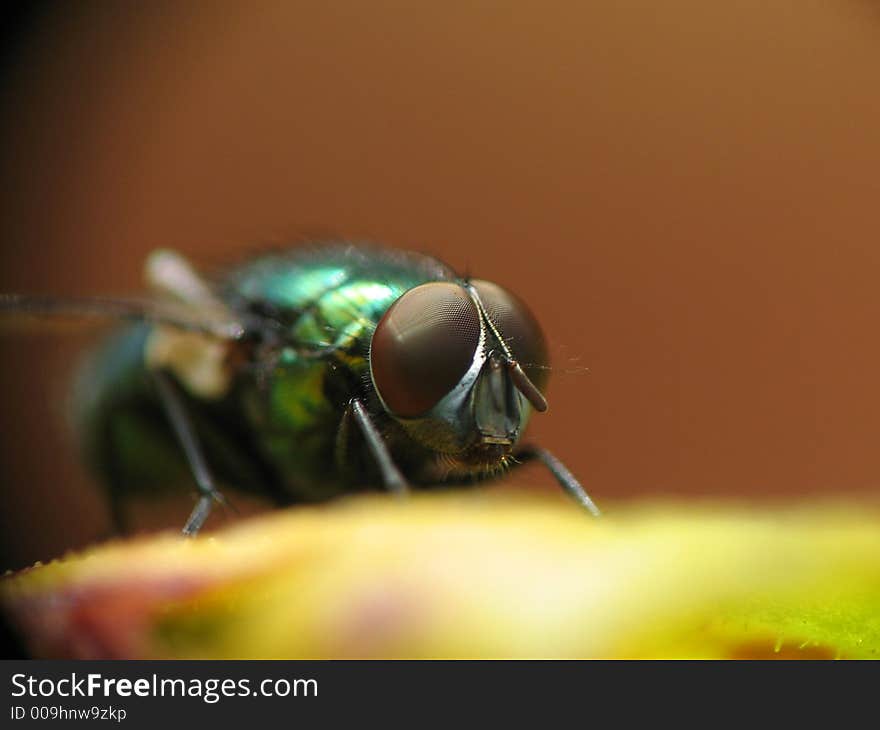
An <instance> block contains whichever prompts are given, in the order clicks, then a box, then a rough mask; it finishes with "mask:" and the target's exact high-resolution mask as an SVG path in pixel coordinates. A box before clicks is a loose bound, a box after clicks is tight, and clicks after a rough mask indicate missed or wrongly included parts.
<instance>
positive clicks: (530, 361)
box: [470, 279, 549, 390]
mask: <svg viewBox="0 0 880 730" xmlns="http://www.w3.org/2000/svg"><path fill="white" fill-rule="evenodd" d="M470 283H471V285H472V286H473V287H474V289H476V290H477V294H479V295H480V301H482V302H483V306H484V307H485V309H486V314H488V315H489V319H491V320H492V323H493V324H494V325H495V327H496V328H497V329H498V331H499V333H500V334H501V337H502V338H503V339H504V341H505V343H507V346H508V347H509V348H510V351H511V352H512V353H513V356H514V357H515V358H516V359H517V361H518V362H519V364H520V366H521V367H522V369H523V370H525V372H526V375H528V376H529V379H530V380H531V381H532V382H533V383H534V384H535V385H536V386H537V387H538V389H539V390H543V389H544V386H545V385H546V384H547V373H548V369H547V366H548V364H549V358H548V356H547V343H546V341H545V340H544V333H543V332H542V331H541V326H540V325H539V324H538V320H536V319H535V317H534V315H533V314H532V313H531V311H530V310H529V308H528V307H527V306H526V304H525V302H523V301H522V299H519V298H518V297H516V296H514V295H513V294H511V293H510V292H509V291H507V290H506V289H502V288H501V287H500V286H498V284H493V283H492V282H491V281H484V280H482V279H472V280H471V282H470Z"/></svg>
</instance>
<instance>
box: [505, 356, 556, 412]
mask: <svg viewBox="0 0 880 730" xmlns="http://www.w3.org/2000/svg"><path fill="white" fill-rule="evenodd" d="M506 364H507V369H508V370H509V371H510V377H511V379H512V380H513V384H514V386H516V389H517V390H518V391H519V392H520V393H522V394H523V397H524V398H525V399H526V400H527V401H528V402H529V403H531V404H532V408H534V409H535V410H536V411H538V413H544V412H545V411H546V410H547V399H546V398H545V397H544V396H543V394H542V393H541V391H540V390H538V386H537V385H535V384H534V383H533V382H532V381H531V378H529V376H528V375H526V373H525V370H523V369H522V368H521V367H520V364H519V363H518V362H517V361H516V360H514V359H513V358H508V359H507V361H506Z"/></svg>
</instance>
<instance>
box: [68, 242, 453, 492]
mask: <svg viewBox="0 0 880 730" xmlns="http://www.w3.org/2000/svg"><path fill="white" fill-rule="evenodd" d="M457 278H458V277H457V275H456V274H455V272H453V271H452V270H451V269H449V268H448V267H446V266H445V265H444V264H442V263H440V262H438V261H436V260H435V259H432V258H430V257H427V256H421V255H418V254H409V253H402V252H398V251H391V250H388V249H381V248H375V247H370V246H363V245H352V244H347V243H340V244H335V243H330V244H321V245H318V246H314V247H305V248H302V247H300V248H297V249H294V250H292V251H289V252H282V253H278V254H269V255H264V256H261V257H259V258H257V259H254V260H252V261H250V262H248V263H246V264H245V265H243V266H242V267H240V268H238V269H234V270H233V271H232V272H231V273H230V274H228V275H227V276H226V277H225V278H223V279H222V280H220V281H218V282H216V285H215V286H216V291H217V293H218V295H219V297H220V298H221V299H222V300H223V301H224V302H225V303H226V304H228V305H229V306H230V307H231V308H232V310H233V311H234V312H237V313H239V314H241V315H242V316H243V317H247V318H249V319H250V320H251V321H257V322H258V323H260V327H261V328H262V332H263V334H264V335H265V336H264V337H262V338H261V340H260V343H259V344H258V345H256V346H255V347H254V348H253V349H251V350H249V351H248V352H247V354H246V357H245V359H244V361H243V362H241V363H239V364H237V365H236V366H235V371H234V378H233V381H232V384H231V386H230V387H229V389H228V392H226V393H225V394H224V395H223V396H222V397H221V398H218V399H216V400H213V401H206V400H205V399H203V398H197V397H195V396H193V395H192V394H191V393H187V392H186V389H185V385H184V384H182V383H179V385H180V386H181V389H182V390H183V392H184V396H185V398H186V401H187V406H188V410H189V411H190V412H191V414H192V418H193V422H194V425H195V427H196V430H197V433H198V436H199V438H200V440H201V441H202V443H203V446H204V449H205V452H206V455H207V458H208V461H209V463H210V465H211V467H212V469H214V470H215V471H216V474H217V476H218V478H219V480H220V481H221V483H224V484H225V485H227V486H234V487H237V488H244V489H253V490H257V491H260V492H264V493H266V494H268V495H269V496H272V497H274V498H275V499H277V500H278V501H279V502H285V501H315V500H322V499H326V498H328V497H331V496H333V495H334V494H338V493H341V492H345V491H352V490H355V489H359V488H366V487H369V486H375V485H378V484H379V479H378V475H377V473H376V471H375V465H374V464H373V461H372V459H371V458H369V455H368V454H367V452H366V449H365V446H364V443H363V441H362V438H361V436H360V434H359V433H358V432H357V429H355V428H353V427H352V425H351V424H350V423H349V422H348V419H346V418H345V417H344V414H345V412H346V407H347V405H348V403H349V401H350V400H351V399H352V398H354V397H358V398H361V399H362V401H363V402H364V403H365V404H366V405H367V407H368V408H369V410H370V411H371V414H372V415H373V417H374V419H375V421H376V424H377V426H378V428H379V429H380V430H381V431H382V433H383V436H384V437H385V439H386V440H387V442H388V444H389V447H390V449H391V451H392V453H394V456H395V459H396V460H398V461H399V463H400V466H401V467H402V468H403V469H404V472H405V473H406V474H407V476H408V478H410V479H411V480H412V482H413V483H415V484H419V483H424V484H427V483H432V482H436V481H439V478H438V477H439V476H442V475H441V474H440V472H439V471H438V470H437V464H436V454H432V453H430V452H429V451H428V450H426V449H425V448H423V447H420V446H418V445H417V444H415V443H414V442H413V441H412V439H410V438H409V437H407V436H406V434H405V433H404V432H403V430H402V429H401V428H400V426H399V425H398V424H397V423H396V422H395V421H394V419H392V418H390V417H389V416H388V415H387V414H386V413H384V411H383V409H382V407H381V405H380V404H379V402H378V399H377V396H376V394H375V393H374V392H373V390H372V387H371V384H370V375H369V347H370V338H371V336H372V333H373V330H374V329H375V327H376V325H377V323H378V322H379V320H380V319H381V317H382V315H383V314H384V313H385V311H386V310H387V309H388V307H389V306H390V305H391V304H392V303H393V302H394V301H395V300H396V299H397V298H398V297H400V296H401V295H402V294H403V293H404V292H406V291H407V290H409V289H411V288H412V287H414V286H417V285H419V284H422V283H426V282H430V281H442V280H456V279H457ZM149 329H150V328H149V325H135V326H133V327H130V328H128V329H126V330H125V331H123V332H121V333H120V334H118V335H117V336H116V337H115V338H114V339H112V340H109V341H108V342H107V343H106V344H105V345H104V347H103V348H102V349H101V350H99V351H98V352H97V353H96V354H95V355H94V356H93V357H92V359H91V361H90V362H89V363H88V364H87V365H86V367H85V368H84V370H83V373H82V375H81V377H80V380H79V383H78V386H77V392H76V403H75V406H76V409H75V410H76V416H77V418H78V420H79V424H80V427H79V429H78V430H79V432H80V433H82V434H83V447H84V450H85V452H86V455H87V456H88V459H89V461H90V462H91V463H92V465H93V466H94V467H95V468H96V469H97V470H98V471H99V472H100V473H101V474H102V476H103V477H104V479H105V481H106V482H107V483H108V484H109V486H110V488H111V494H112V495H114V496H121V495H122V494H123V493H124V492H128V491H131V490H132V489H141V490H153V489H157V488H160V487H168V486H172V484H171V483H173V482H175V481H177V480H176V479H175V477H180V479H189V480H190V481H191V478H190V477H188V472H187V468H186V465H185V463H184V462H183V459H182V455H181V452H180V447H179V445H178V444H177V443H175V440H174V437H173V434H172V433H171V430H170V427H169V426H168V423H167V420H166V418H165V416H164V414H163V412H162V410H161V408H160V405H159V403H158V402H157V399H156V393H155V391H154V388H153V385H152V383H151V381H150V377H149V373H148V371H147V369H146V366H145V363H144V356H143V355H144V345H145V342H146V338H147V336H148V335H149Z"/></svg>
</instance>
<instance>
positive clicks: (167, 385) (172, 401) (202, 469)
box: [153, 370, 227, 536]
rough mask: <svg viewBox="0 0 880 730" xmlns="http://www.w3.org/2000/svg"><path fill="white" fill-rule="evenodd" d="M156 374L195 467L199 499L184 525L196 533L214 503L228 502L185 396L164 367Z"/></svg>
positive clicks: (162, 396) (169, 413) (186, 532)
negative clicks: (201, 440) (184, 400)
mask: <svg viewBox="0 0 880 730" xmlns="http://www.w3.org/2000/svg"><path fill="white" fill-rule="evenodd" d="M153 377H154V379H155V381H156V388H157V390H158V392H159V398H160V400H161V401H162V405H163V407H164V408H165V413H166V414H167V416H168V420H169V422H170V423H171V427H172V428H173V429H174V433H175V435H176V436H177V440H178V441H179V442H180V446H181V448H183V453H184V455H185V456H186V460H187V463H188V464H189V468H190V469H191V470H192V474H193V477H194V478H195V480H196V486H197V487H198V490H199V501H198V502H197V503H196V506H195V508H193V511H192V513H191V514H190V516H189V519H187V521H186V524H185V525H184V526H183V534H184V535H187V536H191V535H195V534H196V533H197V532H198V531H199V530H200V529H201V528H202V526H203V525H204V524H205V521H206V520H207V519H208V515H209V514H210V513H211V507H212V506H213V504H214V502H219V503H220V504H223V505H225V504H227V502H226V499H225V498H224V497H223V495H222V494H221V493H220V491H219V490H218V489H217V486H216V484H215V482H214V477H213V476H211V471H210V469H209V468H208V462H207V461H206V460H205V455H204V453H203V452H202V448H201V446H200V445H199V441H198V438H197V437H196V432H195V429H194V428H193V425H192V422H191V421H190V419H189V416H188V415H187V413H186V408H185V407H184V404H183V399H182V398H181V397H180V393H179V392H178V390H177V387H176V385H175V384H174V381H173V380H172V379H171V377H170V376H169V375H168V373H166V372H165V371H163V370H154V371H153Z"/></svg>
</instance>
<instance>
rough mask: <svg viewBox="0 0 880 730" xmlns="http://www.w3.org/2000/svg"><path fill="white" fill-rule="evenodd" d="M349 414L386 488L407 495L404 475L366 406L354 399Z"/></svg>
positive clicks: (407, 489) (407, 488)
mask: <svg viewBox="0 0 880 730" xmlns="http://www.w3.org/2000/svg"><path fill="white" fill-rule="evenodd" d="M348 412H349V413H351V415H352V416H354V420H355V423H357V425H358V427H359V428H360V430H361V433H363V435H364V438H365V439H366V441H367V447H368V448H369V449H370V453H371V454H372V455H373V458H374V459H375V460H376V464H378V466H379V471H380V472H382V481H383V482H384V483H385V488H386V489H387V490H388V491H389V492H392V493H393V494H395V495H397V496H403V495H404V494H406V493H407V492H408V491H409V487H408V486H407V483H406V479H404V478H403V475H402V474H401V473H400V470H399V469H398V468H397V465H396V464H395V463H394V460H393V459H392V458H391V454H389V453H388V447H387V446H385V442H384V441H383V440H382V436H381V435H380V434H379V431H378V430H377V429H376V426H375V425H373V422H372V421H371V420H370V416H369V414H368V413H367V409H366V408H364V404H363V403H361V402H360V401H359V400H358V399H357V398H354V399H352V401H351V402H350V403H349V404H348Z"/></svg>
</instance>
